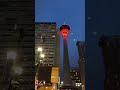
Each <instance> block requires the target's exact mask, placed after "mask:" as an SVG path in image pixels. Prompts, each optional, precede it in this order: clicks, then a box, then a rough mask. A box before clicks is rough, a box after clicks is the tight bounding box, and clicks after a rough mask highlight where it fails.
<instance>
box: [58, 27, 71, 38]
mask: <svg viewBox="0 0 120 90" xmlns="http://www.w3.org/2000/svg"><path fill="white" fill-rule="evenodd" d="M69 31H70V27H69V26H68V25H62V26H61V27H60V32H61V33H62V35H63V38H64V39H67V36H68V33H69Z"/></svg>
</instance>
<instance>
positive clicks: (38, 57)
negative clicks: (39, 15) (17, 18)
mask: <svg viewBox="0 0 120 90" xmlns="http://www.w3.org/2000/svg"><path fill="white" fill-rule="evenodd" d="M38 49H40V50H41V52H38ZM35 61H36V64H38V63H39V62H40V64H41V65H43V66H59V63H60V40H59V32H58V31H57V30H56V23H55V22H41V23H36V24H35Z"/></svg>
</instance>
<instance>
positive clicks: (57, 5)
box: [35, 0, 85, 67]
mask: <svg viewBox="0 0 120 90" xmlns="http://www.w3.org/2000/svg"><path fill="white" fill-rule="evenodd" d="M78 8H79V9H78ZM35 22H56V23H57V27H60V25H62V24H63V23H64V22H65V23H66V24H68V25H69V26H70V27H71V31H70V33H69V35H68V44H69V45H68V49H69V59H70V65H71V67H75V66H78V64H77V63H78V51H77V47H76V41H78V40H80V41H84V40H85V1H84V0H52V1H51V0H35ZM62 46H63V41H62V37H61V40H60V48H61V49H60V51H61V52H60V53H61V54H60V55H61V56H60V58H61V66H62V60H63V59H62V58H63V47H62Z"/></svg>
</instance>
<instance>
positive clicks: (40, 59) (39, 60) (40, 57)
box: [35, 47, 45, 81]
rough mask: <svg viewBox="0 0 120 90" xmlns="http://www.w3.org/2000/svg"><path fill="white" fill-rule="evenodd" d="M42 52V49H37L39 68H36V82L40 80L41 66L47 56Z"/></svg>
mask: <svg viewBox="0 0 120 90" xmlns="http://www.w3.org/2000/svg"><path fill="white" fill-rule="evenodd" d="M42 51H43V49H42V47H38V48H37V52H38V56H37V61H38V63H37V67H36V76H35V79H36V80H38V72H39V67H40V65H42V64H43V59H44V57H45V55H44V54H43V53H42ZM36 80H35V81H36Z"/></svg>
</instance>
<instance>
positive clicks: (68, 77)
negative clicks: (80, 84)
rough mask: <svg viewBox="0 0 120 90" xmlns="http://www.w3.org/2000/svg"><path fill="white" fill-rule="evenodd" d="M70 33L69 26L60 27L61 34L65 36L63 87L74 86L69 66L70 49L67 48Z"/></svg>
mask: <svg viewBox="0 0 120 90" xmlns="http://www.w3.org/2000/svg"><path fill="white" fill-rule="evenodd" d="M69 31H70V27H69V26H68V25H62V26H61V27H60V32H61V34H62V36H63V44H64V51H63V53H64V58H63V59H64V61H63V86H72V80H71V75H70V65H69V56H68V47H67V36H68V33H69Z"/></svg>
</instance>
